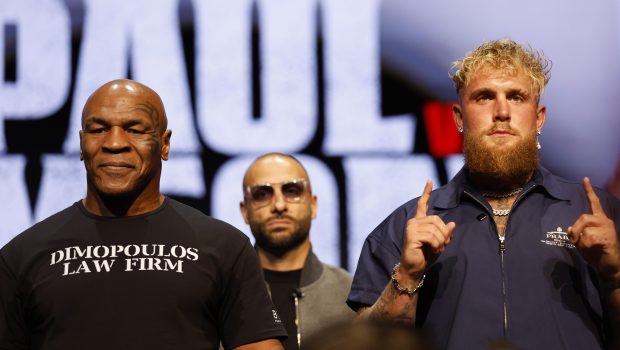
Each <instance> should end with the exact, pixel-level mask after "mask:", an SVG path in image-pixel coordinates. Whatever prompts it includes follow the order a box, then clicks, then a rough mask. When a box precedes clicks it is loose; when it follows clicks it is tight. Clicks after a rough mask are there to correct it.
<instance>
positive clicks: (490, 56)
mask: <svg viewBox="0 0 620 350" xmlns="http://www.w3.org/2000/svg"><path fill="white" fill-rule="evenodd" d="M481 68H483V69H485V68H491V69H494V70H499V71H501V72H503V73H506V74H516V73H517V72H518V71H519V70H523V72H524V73H525V74H526V75H528V76H529V77H530V80H531V82H532V92H533V93H534V94H535V95H536V99H537V100H538V99H540V96H541V95H542V93H543V90H544V89H545V86H546V85H547V83H548V82H549V79H551V61H550V60H549V59H547V58H545V56H544V55H543V54H542V52H539V51H536V50H534V49H532V48H531V47H530V46H529V45H528V46H523V45H520V44H518V43H516V42H515V41H513V40H511V39H500V40H492V41H487V42H485V43H483V44H482V45H480V46H479V47H478V48H476V49H475V50H473V51H471V52H468V53H467V55H465V57H463V58H461V59H460V60H457V61H455V62H453V63H452V68H451V69H450V72H449V75H450V78H452V80H453V81H454V86H455V88H456V93H457V94H458V93H459V92H460V91H461V89H462V88H464V87H465V86H467V84H469V81H470V80H471V79H472V76H473V75H474V73H476V72H477V71H478V70H479V69H481Z"/></svg>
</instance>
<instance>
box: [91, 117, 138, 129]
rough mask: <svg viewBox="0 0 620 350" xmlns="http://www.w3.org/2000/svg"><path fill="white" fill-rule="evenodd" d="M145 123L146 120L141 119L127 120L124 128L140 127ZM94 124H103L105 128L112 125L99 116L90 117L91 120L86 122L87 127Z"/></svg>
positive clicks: (124, 121)
mask: <svg viewBox="0 0 620 350" xmlns="http://www.w3.org/2000/svg"><path fill="white" fill-rule="evenodd" d="M143 123H144V120H142V119H140V118H127V119H125V120H123V123H122V124H123V126H124V127H130V126H133V125H138V124H143ZM92 124H101V125H104V126H107V125H110V123H109V122H107V121H106V120H105V119H103V118H100V117H97V116H93V117H90V118H88V119H87V120H86V121H85V122H84V125H85V126H89V125H92Z"/></svg>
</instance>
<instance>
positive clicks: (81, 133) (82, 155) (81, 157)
mask: <svg viewBox="0 0 620 350" xmlns="http://www.w3.org/2000/svg"><path fill="white" fill-rule="evenodd" d="M83 135H84V132H83V131H82V130H80V160H84V154H83V153H82V137H84V136H83Z"/></svg>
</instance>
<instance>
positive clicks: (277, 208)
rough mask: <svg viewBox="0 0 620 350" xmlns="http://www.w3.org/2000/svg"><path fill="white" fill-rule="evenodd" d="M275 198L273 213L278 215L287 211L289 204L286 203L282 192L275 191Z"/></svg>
mask: <svg viewBox="0 0 620 350" xmlns="http://www.w3.org/2000/svg"><path fill="white" fill-rule="evenodd" d="M273 197H274V198H273V206H272V211H273V212H276V213H281V212H285V211H286V210H287V205H288V203H287V202H286V199H285V198H284V195H283V194H282V191H278V190H276V189H274V193H273Z"/></svg>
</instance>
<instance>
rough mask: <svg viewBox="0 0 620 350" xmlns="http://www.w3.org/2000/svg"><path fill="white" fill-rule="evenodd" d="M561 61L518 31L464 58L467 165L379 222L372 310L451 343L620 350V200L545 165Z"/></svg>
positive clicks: (366, 266)
mask: <svg viewBox="0 0 620 350" xmlns="http://www.w3.org/2000/svg"><path fill="white" fill-rule="evenodd" d="M549 70H550V64H549V62H548V61H547V60H546V59H545V58H544V57H543V56H542V54H540V53H538V52H536V51H533V50H532V49H531V48H528V47H524V46H522V45H519V44H517V43H515V42H514V41H512V40H509V39H503V40H497V41H491V42H487V43H484V44H483V45H481V46H480V47H478V48H477V49H475V50H473V51H472V52H470V53H468V54H467V55H466V56H465V57H464V58H463V59H461V60H459V61H457V62H455V64H454V70H453V74H452V78H453V81H454V83H455V86H456V92H457V94H458V103H456V104H454V105H453V116H454V121H455V123H456V126H457V129H458V130H459V131H460V132H461V133H463V136H464V140H463V153H464V156H465V166H464V167H463V169H462V170H461V171H460V172H459V173H458V174H457V175H456V176H455V177H454V178H453V179H452V180H451V181H450V182H449V183H448V184H447V185H446V186H443V187H441V188H439V189H437V190H435V191H433V192H432V193H431V189H432V183H431V182H430V181H429V182H427V184H426V186H425V188H424V191H423V193H422V196H421V197H420V198H417V199H414V200H412V201H409V202H408V203H405V204H404V205H403V206H401V207H400V208H398V209H396V210H395V211H394V212H393V213H392V214H391V215H390V216H389V217H388V218H387V219H385V220H384V221H383V222H382V223H381V224H379V226H378V227H377V228H376V229H375V230H374V231H373V232H371V233H370V235H369V236H368V238H367V239H366V242H365V243H364V247H363V249H362V253H361V255H360V260H359V264H358V267H357V270H356V272H355V278H354V281H353V285H352V288H351V293H350V294H349V299H348V303H349V305H350V306H351V307H353V308H354V309H355V310H357V311H358V314H359V315H360V317H368V318H373V319H377V318H378V319H392V320H399V321H403V322H406V323H409V324H412V325H415V327H417V328H422V329H423V330H425V331H426V332H427V333H428V334H429V335H430V336H431V337H432V338H433V340H434V342H435V343H436V344H437V346H438V348H439V349H487V348H489V347H490V343H491V342H496V341H501V342H506V341H507V342H509V343H511V344H513V345H514V346H515V348H518V349H575V350H577V349H601V348H604V347H606V348H608V349H620V343H618V337H619V336H620V245H619V244H618V233H619V232H620V227H619V225H620V202H619V201H618V200H617V199H615V198H614V197H613V196H611V195H610V194H609V193H606V192H605V191H602V190H599V189H594V188H593V187H592V184H591V183H590V180H589V179H588V178H585V179H584V180H583V181H582V182H572V181H567V180H565V179H561V178H559V177H557V176H555V175H554V174H552V173H551V172H549V171H548V170H546V169H544V168H543V167H541V166H540V165H539V155H538V149H540V143H539V142H538V135H540V133H541V130H542V128H543V125H544V123H545V117H546V108H545V106H544V105H542V104H540V101H539V100H540V97H541V94H542V91H543V88H544V87H545V85H546V83H547V81H548V80H549V77H550V75H549ZM558 117H559V118H558V119H560V120H561V117H560V116H558ZM570 140H571V138H570V136H569V135H567V142H571V141H570ZM614 337H615V339H614ZM614 342H615V343H614Z"/></svg>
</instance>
